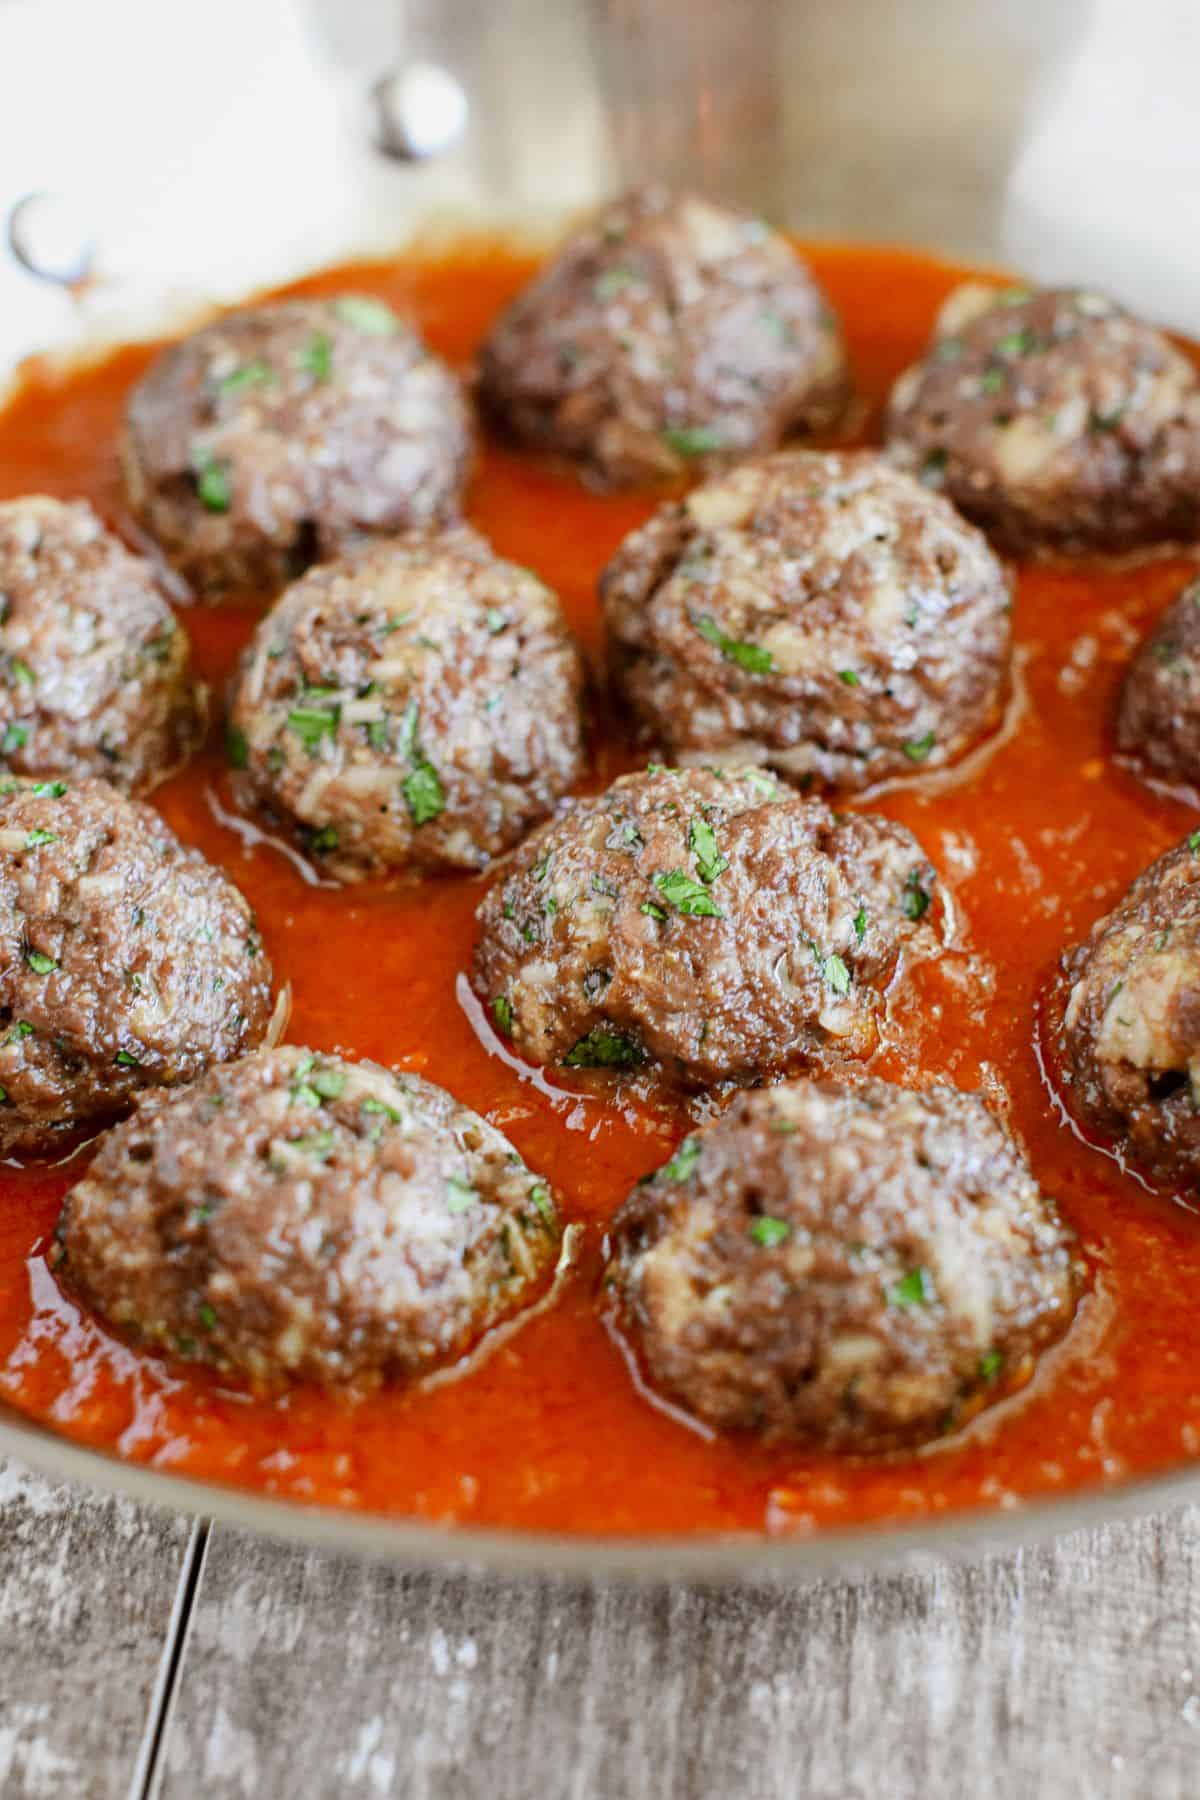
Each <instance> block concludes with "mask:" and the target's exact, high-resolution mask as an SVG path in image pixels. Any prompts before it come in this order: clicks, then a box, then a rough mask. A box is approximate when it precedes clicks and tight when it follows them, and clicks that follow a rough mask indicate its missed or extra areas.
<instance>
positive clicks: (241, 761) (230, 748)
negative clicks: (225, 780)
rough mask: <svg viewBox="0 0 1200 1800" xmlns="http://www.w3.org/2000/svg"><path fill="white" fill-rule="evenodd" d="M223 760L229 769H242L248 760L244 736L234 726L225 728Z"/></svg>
mask: <svg viewBox="0 0 1200 1800" xmlns="http://www.w3.org/2000/svg"><path fill="white" fill-rule="evenodd" d="M225 760H226V761H227V762H228V763H229V765H230V767H231V768H234V769H244V768H245V767H246V764H247V763H248V762H249V760H250V747H249V745H248V744H247V742H246V734H245V732H244V731H240V730H239V729H238V727H237V726H236V725H227V726H226V727H225Z"/></svg>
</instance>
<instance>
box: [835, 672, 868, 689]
mask: <svg viewBox="0 0 1200 1800" xmlns="http://www.w3.org/2000/svg"><path fill="white" fill-rule="evenodd" d="M837 678H838V680H839V681H842V682H844V683H845V684H846V686H847V687H861V686H862V682H861V681H860V680H859V678H858V676H857V675H856V674H855V672H854V670H853V669H839V670H838V672H837Z"/></svg>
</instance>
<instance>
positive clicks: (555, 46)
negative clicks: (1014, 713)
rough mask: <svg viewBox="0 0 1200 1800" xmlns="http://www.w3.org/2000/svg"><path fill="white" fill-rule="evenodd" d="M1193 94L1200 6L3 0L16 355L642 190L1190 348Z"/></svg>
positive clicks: (1197, 283)
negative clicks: (993, 276) (1055, 302)
mask: <svg viewBox="0 0 1200 1800" xmlns="http://www.w3.org/2000/svg"><path fill="white" fill-rule="evenodd" d="M1198 90H1200V7H1197V6H1196V5H1195V3H1194V0H1139V4H1138V5H1137V6H1136V7H1134V6H1131V5H1130V4H1128V0H904V3H903V4H896V3H895V0H836V4H830V3H829V0H738V3H737V4H732V3H731V0H205V4H204V6H203V7H196V6H192V5H185V4H184V3H183V0H106V4H104V5H103V6H100V5H97V4H95V0H0V228H2V234H3V235H2V236H0V364H3V363H6V362H9V361H11V359H12V358H13V357H15V356H16V355H18V354H20V353H23V352H24V351H26V350H29V349H32V348H36V347H42V346H44V345H49V344H55V343H63V342H70V341H72V340H73V339H74V338H75V337H76V336H77V335H78V334H79V333H80V331H81V329H82V330H86V331H92V332H95V331H97V330H99V331H103V332H111V331H113V330H138V329H141V328H142V327H144V326H148V325H149V323H150V322H151V321H152V320H155V319H159V318H161V317H162V316H163V313H164V310H165V309H166V310H170V309H179V308H182V307H184V306H192V305H194V304H195V303H196V302H197V300H200V299H208V298H232V297H235V296H236V295H238V294H240V293H243V292H245V291H247V290H249V289H252V288H254V287H256V286H260V285H262V284H264V283H267V282H271V281H275V280H279V279H283V278H284V277H286V276H289V275H292V274H295V273H298V272H300V271H301V270H303V269H305V268H308V267H311V266H312V265H314V264H316V263H320V262H322V261H327V260H329V259H331V258H333V257H337V256H342V255H346V254H349V253H352V252H354V251H356V250H364V251H368V250H380V251H383V250H387V249H390V248H392V247H394V246H396V245H398V244H399V243H400V242H402V241H403V240H404V239H405V238H406V237H407V236H410V235H411V234H412V233H413V232H414V231H417V230H420V229H422V228H428V226H429V225H430V223H431V222H434V223H438V222H447V223H450V224H454V223H456V222H458V223H461V222H463V221H467V222H471V221H474V222H477V223H478V222H480V221H488V222H491V223H497V222H500V223H506V224H507V223H511V224H514V225H521V226H522V227H525V228H527V229H538V228H539V227H543V226H547V225H549V224H550V223H552V222H553V221H555V220H556V219H558V218H560V217H561V216H562V214H563V213H564V212H567V211H570V210H572V209H574V208H577V207H579V206H581V205H584V204H586V203H587V202H589V201H591V200H593V199H595V198H596V197H598V196H599V195H601V194H603V193H605V192H607V191H609V190H611V189H613V188H614V187H616V186H618V185H620V184H621V183H623V182H626V181H630V180H633V179H639V178H642V177H645V176H646V175H650V174H653V175H657V176H659V177H661V178H663V179H666V180H667V181H670V182H674V183H677V184H684V183H689V184H691V185H694V186H697V187H701V188H705V189H707V190H709V191H710V192H713V193H715V194H719V195H722V196H725V197H728V198H731V199H734V200H739V201H742V202H744V203H746V204H748V205H750V206H752V207H754V208H755V209H756V210H758V211H761V212H763V213H764V214H766V215H767V216H768V217H770V218H772V219H773V220H777V221H779V222H781V223H785V224H787V225H789V226H791V227H793V228H795V229H796V230H798V231H799V232H801V233H804V234H807V235H809V236H813V237H826V238H827V237H854V238H867V239H871V238H873V239H889V240H892V241H897V240H900V241H907V242H911V243H913V244H916V245H921V246H932V247H935V248H941V249H944V250H947V251H951V252H958V253H962V254H965V255H968V256H975V257H978V258H981V259H985V260H991V261H996V262H1003V263H1007V264H1010V265H1013V266H1017V267H1020V268H1022V269H1024V270H1027V271H1028V272H1030V273H1032V274H1034V275H1036V276H1039V277H1042V278H1044V279H1086V280H1089V281H1091V282H1093V283H1097V284H1099V285H1102V286H1105V287H1107V288H1109V289H1110V290H1112V291H1114V292H1115V293H1116V294H1118V296H1119V297H1120V298H1122V299H1124V300H1126V301H1128V302H1129V303H1131V304H1133V305H1135V306H1136V307H1138V308H1139V309H1141V310H1142V311H1144V312H1145V313H1147V314H1148V315H1150V316H1152V317H1153V318H1155V319H1157V320H1160V321H1163V322H1165V323H1169V324H1172V325H1176V326H1178V327H1181V328H1183V329H1188V328H1191V329H1193V330H1195V331H1197V332H1200V245H1198V244H1197V239H1196V233H1195V231H1194V228H1193V226H1194V221H1195V219H1196V218H1197V217H1198V216H1200V125H1198V123H1197V120H1198V113H1197V107H1196V102H1195V95H1196V93H1197V91H1198ZM83 275H88V276H90V277H91V279H90V280H89V281H88V282H87V283H86V284H85V285H84V287H83V290H82V292H81V293H80V294H77V293H76V292H75V291H74V290H73V289H72V288H71V286H70V284H71V283H72V282H73V281H75V280H76V278H78V277H80V276H83Z"/></svg>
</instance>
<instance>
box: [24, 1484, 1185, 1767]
mask: <svg viewBox="0 0 1200 1800" xmlns="http://www.w3.org/2000/svg"><path fill="white" fill-rule="evenodd" d="M0 1500H2V1503H3V1504H2V1507H0V1621H2V1623H0V1794H2V1795H3V1796H4V1800H26V1797H28V1800H45V1797H46V1796H54V1797H55V1800H62V1797H66V1800H74V1797H75V1796H81V1797H82V1800H109V1797H110V1796H114V1797H115V1796H121V1797H122V1800H125V1797H126V1796H128V1797H129V1800H142V1796H144V1795H148V1794H154V1795H156V1796H162V1797H163V1800H193V1796H203V1797H204V1800H224V1797H225V1796H231V1797H232V1796H236V1797H238V1800H241V1797H242V1796H254V1800H308V1797H309V1796H318V1797H321V1800H323V1797H324V1796H329V1797H330V1800H357V1797H358V1796H363V1797H364V1800H378V1797H379V1796H383V1795H396V1796H403V1800H543V1797H544V1800H559V1797H560V1796H561V1797H563V1800H568V1797H569V1800H675V1797H678V1800H710V1797H711V1800H757V1797H758V1796H763V1797H764V1800H776V1796H780V1797H782V1796H788V1797H789V1800H790V1797H792V1796H795V1797H796V1800H908V1797H909V1796H914V1797H915V1796H918V1795H919V1796H920V1797H921V1800H964V1797H967V1796H969V1797H971V1800H984V1797H987V1796H1003V1797H1004V1800H1008V1797H1009V1796H1012V1797H1014V1800H1042V1797H1043V1796H1044V1797H1045V1800H1075V1797H1076V1796H1078V1797H1079V1800H1108V1797H1109V1796H1121V1797H1122V1800H1123V1797H1125V1796H1128V1797H1129V1800H1176V1797H1178V1800H1195V1797H1196V1796H1197V1795H1198V1794H1200V1591H1198V1587H1200V1545H1198V1541H1197V1529H1196V1528H1197V1525H1198V1524H1200V1508H1193V1509H1189V1510H1183V1511H1177V1512H1174V1513H1171V1514H1168V1515H1165V1516H1163V1517H1159V1518H1155V1519H1151V1520H1148V1521H1142V1522H1139V1523H1136V1524H1122V1525H1119V1526H1112V1527H1109V1528H1103V1529H1099V1530H1093V1531H1089V1532H1086V1533H1076V1534H1075V1535H1073V1536H1070V1537H1065V1538H1063V1539H1061V1540H1060V1541H1059V1542H1058V1543H1057V1544H1055V1545H1053V1546H1052V1547H1049V1548H1045V1549H1039V1550H1027V1551H1021V1552H1018V1553H1016V1554H1005V1555H1002V1556H1001V1555H996V1556H993V1557H990V1558H988V1559H986V1560H985V1561H983V1562H981V1563H979V1564H977V1565H966V1566H955V1565H950V1564H947V1565H945V1566H942V1565H937V1566H934V1567H932V1568H930V1569H929V1570H928V1571H926V1572H923V1573H919V1574H908V1573H906V1574H903V1575H895V1576H888V1577H873V1578H870V1579H868V1578H865V1577H864V1578H862V1579H860V1580H857V1581H854V1582H835V1581H827V1582H824V1583H822V1584H820V1585H818V1586H815V1587H809V1588H802V1589H798V1590H795V1591H791V1592H789V1591H786V1590H778V1589H756V1590H736V1589H730V1590H725V1591H716V1592H708V1593H705V1592H699V1591H693V1590H687V1589H682V1588H675V1589H659V1590H653V1589H648V1590H630V1589H625V1590H622V1589H607V1590H606V1589H600V1588H580V1587H573V1586H568V1585H564V1584H558V1583H545V1584H537V1583H533V1582H528V1583H525V1582H520V1583H518V1582H511V1583H510V1582H500V1581H495V1580H482V1579H477V1580H470V1579H466V1578H461V1577H453V1578H452V1577H447V1576H437V1575H429V1574H410V1573H405V1572H403V1571H400V1570H398V1569H394V1568H391V1567H384V1566H380V1565H373V1564H370V1563H367V1562H357V1561H351V1560H343V1559H339V1558H336V1557H331V1556H328V1555H325V1554H322V1553H319V1552H317V1551H309V1550H305V1549H302V1548H296V1547H294V1546H286V1545H280V1544H274V1543H270V1542H267V1541H265V1540H262V1539H259V1538H254V1537H250V1536H246V1535H244V1534H242V1533H239V1532H236V1531H233V1530H230V1529H228V1528H226V1527H224V1526H216V1525H214V1526H211V1527H209V1526H206V1525H204V1524H196V1523H194V1522H192V1521H191V1520H188V1519H184V1518H177V1517H171V1516H169V1515H167V1514H160V1513H157V1512H151V1511H143V1510H141V1509H139V1508H138V1507H136V1506H134V1505H132V1504H131V1503H129V1502H126V1501H122V1500H116V1499H112V1498H107V1497H104V1496H101V1495H95V1494H90V1493H87V1492H84V1491H82V1490H80V1489H77V1488H68V1487H55V1486H53V1485H51V1484H50V1483H48V1482H46V1481H45V1480H43V1479H42V1478H41V1477H40V1476H37V1475H33V1474H30V1473H27V1472H26V1471H24V1470H22V1469H20V1468H18V1467H16V1466H14V1465H12V1464H7V1465H5V1464H0Z"/></svg>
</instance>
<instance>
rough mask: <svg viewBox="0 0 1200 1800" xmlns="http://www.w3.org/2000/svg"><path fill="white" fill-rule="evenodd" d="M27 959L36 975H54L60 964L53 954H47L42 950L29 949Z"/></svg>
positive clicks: (26, 954) (26, 953)
mask: <svg viewBox="0 0 1200 1800" xmlns="http://www.w3.org/2000/svg"><path fill="white" fill-rule="evenodd" d="M25 961H26V962H27V963H28V964H29V967H30V968H31V969H32V970H33V972H34V974H35V975H53V973H54V971H55V969H57V967H58V964H57V963H56V962H55V960H54V958H53V957H52V956H46V955H45V954H44V952H43V951H41V950H27V951H26V952H25Z"/></svg>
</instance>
